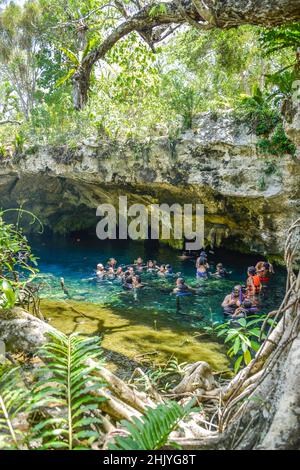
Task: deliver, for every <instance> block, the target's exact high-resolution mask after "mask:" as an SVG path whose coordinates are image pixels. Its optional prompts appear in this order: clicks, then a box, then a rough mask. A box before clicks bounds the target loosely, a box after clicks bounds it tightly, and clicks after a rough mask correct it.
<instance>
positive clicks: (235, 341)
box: [205, 315, 272, 373]
mask: <svg viewBox="0 0 300 470" xmlns="http://www.w3.org/2000/svg"><path fill="white" fill-rule="evenodd" d="M265 318H266V317H265V315H252V316H249V317H247V319H246V318H240V319H236V320H234V319H232V320H231V321H228V322H225V323H222V324H216V323H215V324H213V325H212V326H209V327H206V328H205V330H206V332H207V333H210V334H215V335H216V336H217V337H218V338H222V339H223V340H224V343H225V344H229V346H230V347H229V349H228V351H227V354H228V356H229V357H230V358H234V359H235V362H234V371H235V373H236V372H237V371H238V370H239V369H240V368H241V367H243V366H245V365H248V364H249V362H250V361H251V359H252V355H253V354H254V353H255V352H256V351H258V349H259V348H260V345H261V342H262V341H263V340H264V339H265V338H266V333H265V332H261V326H262V324H263V322H264V320H265ZM268 325H272V320H268Z"/></svg>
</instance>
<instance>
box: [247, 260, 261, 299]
mask: <svg viewBox="0 0 300 470" xmlns="http://www.w3.org/2000/svg"><path fill="white" fill-rule="evenodd" d="M261 289H262V284H261V281H260V277H259V275H258V274H257V272H256V269H255V267H254V266H250V267H249V268H248V279H247V297H250V298H251V297H253V296H256V295H258V294H259V293H260V291H261Z"/></svg>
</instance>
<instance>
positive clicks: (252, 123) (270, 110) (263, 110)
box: [239, 74, 296, 156]
mask: <svg viewBox="0 0 300 470" xmlns="http://www.w3.org/2000/svg"><path fill="white" fill-rule="evenodd" d="M278 77H279V76H278V74H274V75H272V76H271V75H270V76H268V79H269V82H271V83H273V84H275V83H277V84H279V83H280V84H281V88H280V87H279V86H278V88H277V89H276V91H274V92H272V93H271V94H269V95H267V94H266V93H263V92H262V90H261V89H260V88H259V87H258V86H257V85H255V86H254V87H253V90H252V95H251V96H243V97H242V100H241V103H240V109H239V115H240V117H241V118H242V119H243V120H244V121H245V122H247V123H248V125H249V127H250V129H251V131H252V132H254V133H255V134H256V135H257V136H259V137H260V139H259V140H258V144H257V147H258V150H259V151H260V152H261V153H263V154H266V155H275V156H282V155H284V154H290V155H294V154H295V152H296V148H295V145H294V144H293V143H292V142H291V140H290V139H289V138H288V137H287V135H286V133H285V130H284V127H283V123H282V117H281V115H280V112H279V110H278V108H276V107H275V106H272V105H271V103H270V101H271V100H274V104H275V105H276V104H278V101H280V100H281V99H283V97H286V98H288V97H290V96H291V94H292V82H290V81H288V80H286V81H285V80H284V77H281V79H279V78H278Z"/></svg>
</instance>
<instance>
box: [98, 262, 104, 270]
mask: <svg viewBox="0 0 300 470" xmlns="http://www.w3.org/2000/svg"><path fill="white" fill-rule="evenodd" d="M103 270H104V266H103V264H102V263H99V264H97V271H103Z"/></svg>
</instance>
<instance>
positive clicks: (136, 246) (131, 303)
mask: <svg viewBox="0 0 300 470" xmlns="http://www.w3.org/2000/svg"><path fill="white" fill-rule="evenodd" d="M30 243H31V246H32V249H33V252H34V253H35V254H36V256H38V257H39V258H40V260H39V270H40V274H39V276H38V279H37V280H38V282H42V284H43V288H42V290H41V297H44V298H47V299H53V300H67V296H66V295H65V294H64V293H63V291H62V289H61V286H60V278H61V277H63V278H64V279H65V286H66V287H67V289H68V291H69V293H70V296H71V299H72V300H76V301H82V302H90V303H97V304H101V305H103V306H106V307H109V308H110V309H113V308H116V309H118V310H120V308H124V309H126V310H127V311H128V310H130V309H134V310H136V309H139V310H142V311H143V313H145V312H147V311H149V314H150V313H151V312H153V311H154V312H155V313H156V314H158V315H164V316H168V318H169V319H170V321H172V319H174V320H175V319H176V322H177V321H179V322H183V324H184V326H185V327H186V326H187V322H188V324H189V325H190V326H193V327H198V326H200V325H203V324H204V323H208V322H210V321H211V320H213V321H223V319H224V318H223V313H222V309H221V302H222V301H223V299H224V297H225V295H227V294H228V293H230V292H231V290H232V287H233V286H234V285H235V284H237V283H245V281H246V277H247V276H246V272H247V267H248V266H251V265H255V264H256V262H257V261H259V260H261V258H260V257H253V256H246V255H241V254H239V253H233V252H225V251H222V250H219V251H216V252H215V253H214V254H210V253H209V263H210V266H211V268H210V271H211V272H214V271H215V265H216V263H218V262H222V263H223V265H224V266H225V267H226V268H227V270H228V271H231V274H230V276H229V278H228V279H224V280H215V279H213V278H211V279H208V280H201V281H200V282H199V281H197V280H196V277H195V261H194V260H186V261H182V260H180V259H179V258H178V252H176V251H174V250H172V249H170V248H169V247H165V246H160V247H155V248H154V247H153V246H150V245H146V244H145V245H143V244H141V243H134V242H128V243H127V242H126V243H125V242H124V243H123V242H119V241H115V242H103V241H102V242H101V241H99V240H93V239H89V240H81V241H80V242H77V241H75V240H64V239H61V240H55V241H54V240H48V241H45V240H42V239H38V240H37V239H33V240H30ZM138 256H141V257H142V258H143V259H144V261H146V260H148V259H152V260H153V259H155V260H157V262H158V264H166V263H169V264H171V265H172V266H173V271H174V272H181V273H182V275H183V277H184V278H185V279H186V282H187V283H188V284H189V285H190V286H192V287H199V295H193V296H190V297H181V298H180V300H179V301H180V311H178V305H176V297H175V296H174V295H170V292H171V291H172V289H173V288H174V286H175V280H174V279H165V278H163V279H162V278H160V277H157V276H155V275H149V274H142V282H143V283H144V284H146V287H145V288H144V289H141V290H139V292H138V297H137V299H135V298H134V296H133V293H132V292H131V291H124V289H123V288H122V285H121V284H120V282H119V281H117V280H114V281H109V280H101V281H99V280H96V278H95V267H96V265H97V263H103V264H105V263H106V261H107V260H108V259H109V258H110V257H114V258H116V259H117V260H118V264H124V265H126V264H131V263H133V261H134V260H135V259H136V258H137V257H138ZM285 278H286V273H285V270H284V269H282V268H279V267H275V275H274V276H273V279H272V280H271V281H270V283H269V285H268V286H267V287H266V288H264V290H263V293H262V295H261V305H260V311H261V312H262V313H266V312H268V311H270V310H272V309H274V308H276V307H278V305H279V304H280V302H281V300H282V298H283V295H284V292H285Z"/></svg>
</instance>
